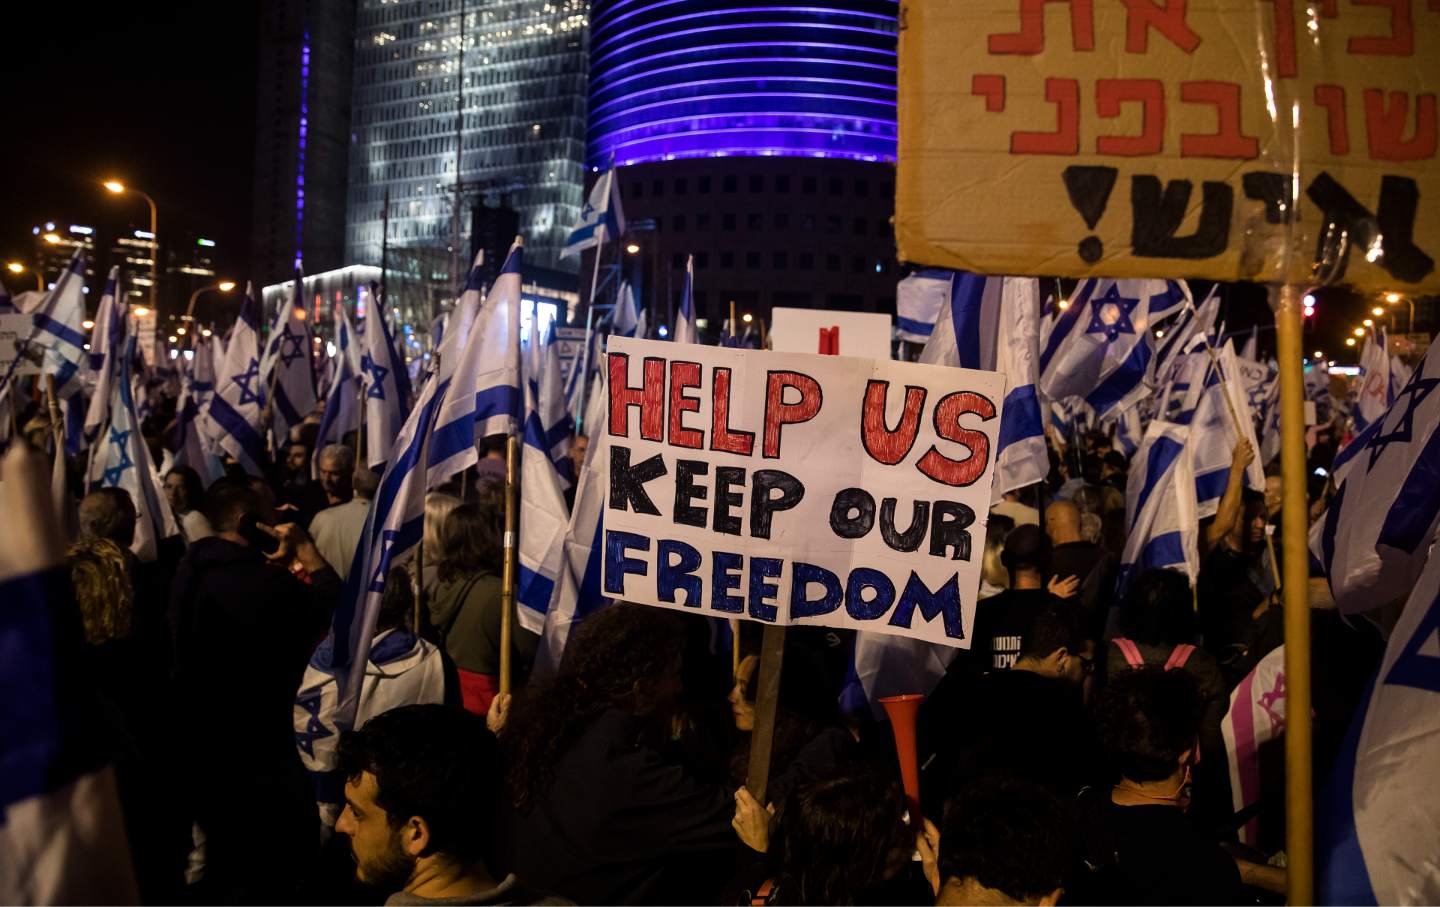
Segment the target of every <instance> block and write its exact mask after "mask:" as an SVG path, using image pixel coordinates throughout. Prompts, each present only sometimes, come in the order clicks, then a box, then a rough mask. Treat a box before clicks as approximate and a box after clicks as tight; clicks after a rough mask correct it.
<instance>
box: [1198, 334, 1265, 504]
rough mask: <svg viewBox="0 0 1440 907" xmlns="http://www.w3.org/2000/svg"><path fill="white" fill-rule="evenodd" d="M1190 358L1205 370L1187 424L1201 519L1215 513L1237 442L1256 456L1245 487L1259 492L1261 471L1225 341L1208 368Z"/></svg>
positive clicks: (1241, 387)
mask: <svg viewBox="0 0 1440 907" xmlns="http://www.w3.org/2000/svg"><path fill="white" fill-rule="evenodd" d="M1194 355H1195V357H1196V361H1197V362H1198V363H1200V364H1201V367H1202V368H1204V369H1205V377H1204V380H1203V381H1202V382H1201V386H1202V387H1203V390H1201V392H1200V398H1199V403H1198V404H1197V405H1196V407H1195V411H1194V415H1193V418H1192V419H1191V420H1190V424H1191V428H1192V430H1191V435H1190V437H1191V444H1190V450H1191V454H1192V457H1191V462H1192V464H1193V467H1194V471H1195V501H1196V512H1197V513H1198V514H1199V516H1200V518H1201V519H1204V518H1206V517H1209V516H1213V515H1214V514H1215V512H1216V511H1217V510H1218V509H1219V508H1220V498H1222V497H1223V496H1224V495H1225V489H1226V487H1227V486H1228V485H1229V484H1230V461H1231V459H1232V458H1233V456H1234V451H1235V446H1236V445H1237V444H1239V443H1240V441H1241V439H1244V440H1246V441H1249V442H1250V448H1251V450H1254V451H1255V452H1256V453H1257V456H1256V457H1255V459H1252V460H1251V461H1250V464H1249V465H1248V466H1247V467H1245V484H1246V485H1247V486H1248V487H1250V488H1253V489H1255V490H1257V491H1263V490H1264V489H1265V469H1264V467H1263V466H1262V465H1261V463H1260V458H1259V456H1258V453H1259V451H1260V442H1259V441H1258V440H1257V439H1256V437H1255V416H1254V414H1253V413H1252V412H1251V410H1250V401H1249V397H1248V395H1247V394H1246V392H1245V386H1244V385H1245V382H1244V379H1243V378H1242V377H1241V375H1240V370H1239V366H1238V364H1237V362H1236V357H1235V347H1234V346H1233V345H1232V344H1231V342H1230V341H1228V340H1227V341H1225V345H1224V346H1222V347H1221V348H1220V349H1219V350H1216V351H1215V362H1214V364H1213V365H1212V364H1211V363H1210V362H1209V356H1210V354H1209V353H1208V352H1203V353H1195V354H1194ZM1200 357H1204V359H1201V358H1200Z"/></svg>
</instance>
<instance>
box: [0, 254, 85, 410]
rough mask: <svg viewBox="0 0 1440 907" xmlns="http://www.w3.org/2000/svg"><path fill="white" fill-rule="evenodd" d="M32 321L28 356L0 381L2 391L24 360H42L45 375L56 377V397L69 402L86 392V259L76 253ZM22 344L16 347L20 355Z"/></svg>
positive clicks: (17, 361) (13, 363) (13, 362)
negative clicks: (84, 371) (19, 349)
mask: <svg viewBox="0 0 1440 907" xmlns="http://www.w3.org/2000/svg"><path fill="white" fill-rule="evenodd" d="M30 314H31V318H32V319H33V321H32V324H31V328H30V336H29V337H28V338H27V339H26V340H25V341H23V345H24V347H25V349H26V351H27V353H28V355H25V356H19V355H17V356H16V357H15V358H14V359H13V360H11V363H10V367H9V369H7V371H6V372H5V374H4V376H3V377H0V391H3V390H5V389H6V388H8V387H9V384H10V381H11V379H12V377H13V375H14V372H15V368H16V366H17V365H19V364H20V362H21V361H22V360H23V359H28V358H32V357H37V356H38V357H43V361H42V363H41V366H40V373H41V374H42V375H54V376H55V393H56V396H58V397H59V398H61V399H67V398H69V397H72V396H74V395H75V394H77V393H79V392H80V391H81V390H82V389H83V384H84V382H83V380H82V376H81V368H82V367H83V366H85V365H86V364H87V363H88V362H89V360H88V358H87V357H86V355H85V344H86V342H87V341H86V338H85V324H84V322H85V255H84V250H82V249H76V250H75V254H74V255H72V256H71V257H70V263H69V264H68V265H66V266H65V270H64V271H63V272H61V274H60V277H59V279H58V280H56V281H55V286H54V289H52V290H50V292H48V293H46V294H45V295H44V296H43V297H42V298H41V301H40V304H39V305H38V306H36V307H35V309H34V310H33V311H32V312H31V313H30ZM20 346H21V343H17V344H16V347H17V352H18V348H19V347H20Z"/></svg>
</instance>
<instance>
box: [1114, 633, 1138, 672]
mask: <svg viewBox="0 0 1440 907" xmlns="http://www.w3.org/2000/svg"><path fill="white" fill-rule="evenodd" d="M1110 641H1111V642H1113V643H1114V644H1115V648H1117V649H1119V650H1120V654H1121V655H1124V656H1125V661H1126V662H1127V663H1128V664H1129V665H1130V667H1132V668H1143V667H1145V657H1144V656H1143V655H1141V654H1140V649H1139V648H1138V647H1137V646H1136V645H1135V643H1134V642H1132V641H1131V640H1128V639H1126V638H1125V637H1123V636H1120V637H1116V638H1115V639H1112V640H1110Z"/></svg>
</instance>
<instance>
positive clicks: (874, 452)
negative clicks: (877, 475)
mask: <svg viewBox="0 0 1440 907" xmlns="http://www.w3.org/2000/svg"><path fill="white" fill-rule="evenodd" d="M889 393H890V382H889V381H875V380H871V382H870V383H869V384H867V385H865V403H864V406H863V407H862V409H861V411H860V412H861V416H860V440H861V442H862V443H863V444H864V445H865V452H866V453H868V454H869V455H870V457H871V459H873V460H876V461H877V462H880V463H884V464H885V465H886V466H894V465H895V464H896V463H899V462H900V461H901V460H903V459H905V455H906V454H908V453H910V448H912V447H914V446H915V438H916V436H917V435H919V434H920V411H921V410H923V409H924V408H925V394H926V391H925V388H923V387H912V386H909V385H906V387H905V408H904V410H903V411H901V413H900V424H898V425H896V426H895V430H894V431H891V430H890V429H889V428H887V427H886V425H885V398H886V397H887V396H889Z"/></svg>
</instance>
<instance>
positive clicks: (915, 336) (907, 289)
mask: <svg viewBox="0 0 1440 907" xmlns="http://www.w3.org/2000/svg"><path fill="white" fill-rule="evenodd" d="M953 282H954V273H953V272H951V271H943V270H939V269H932V270H927V271H916V272H915V273H914V274H911V275H910V276H909V277H907V278H905V279H904V280H902V281H900V283H898V284H897V285H896V287H895V312H896V318H895V326H896V328H897V333H896V335H895V336H896V337H898V338H899V339H901V340H906V341H909V342H910V343H926V342H928V341H929V340H930V335H931V334H932V333H934V331H935V325H936V324H937V323H939V321H940V318H941V316H942V315H943V314H944V312H945V309H946V307H947V304H948V303H949V302H950V291H951V284H952V283H953ZM1037 322H1038V316H1037ZM1036 330H1037V331H1038V330H1039V328H1038V324H1037V328H1036ZM1037 336H1038V335H1037Z"/></svg>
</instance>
